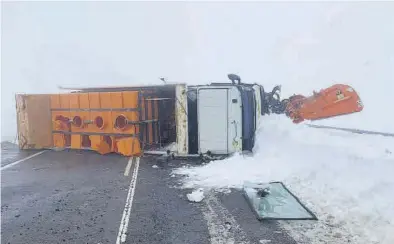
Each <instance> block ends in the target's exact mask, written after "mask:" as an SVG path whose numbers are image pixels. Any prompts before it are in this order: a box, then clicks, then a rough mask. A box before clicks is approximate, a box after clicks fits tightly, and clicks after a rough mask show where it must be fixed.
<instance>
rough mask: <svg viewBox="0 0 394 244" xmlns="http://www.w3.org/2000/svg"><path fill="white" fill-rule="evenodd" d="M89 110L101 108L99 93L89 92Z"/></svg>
mask: <svg viewBox="0 0 394 244" xmlns="http://www.w3.org/2000/svg"><path fill="white" fill-rule="evenodd" d="M89 108H101V105H100V93H99V92H89Z"/></svg>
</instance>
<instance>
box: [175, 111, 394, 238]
mask: <svg viewBox="0 0 394 244" xmlns="http://www.w3.org/2000/svg"><path fill="white" fill-rule="evenodd" d="M256 137H257V138H256V146H255V148H254V155H253V156H244V155H235V156H232V157H230V158H228V159H225V160H221V161H213V162H210V163H208V164H206V165H203V166H195V167H186V168H179V169H176V170H174V171H173V174H178V175H182V176H184V177H182V179H183V180H182V184H183V187H185V188H199V187H204V188H213V189H217V190H224V189H227V188H238V189H239V188H242V186H243V184H244V183H245V182H248V181H249V182H252V183H265V182H269V181H283V182H284V183H285V184H286V185H287V186H288V187H289V188H290V189H291V190H292V191H293V192H294V193H295V194H297V195H298V196H299V197H300V198H301V200H302V201H303V202H304V203H305V204H306V205H307V206H308V207H309V208H311V209H312V210H313V211H314V212H315V213H316V214H317V216H318V218H319V221H317V222H313V223H310V222H302V223H300V222H283V225H284V227H285V228H286V229H288V230H289V231H290V233H292V234H293V236H294V238H295V239H296V240H298V241H300V242H302V241H304V240H305V238H309V239H310V240H309V241H310V242H311V243H326V242H328V243H349V242H350V243H357V244H363V243H365V244H371V243H379V244H391V243H394V233H393V232H392V230H393V229H394V204H392V203H393V202H394V177H393V172H394V138H392V137H384V136H377V135H360V134H353V133H349V132H343V131H335V130H326V129H315V128H310V127H308V126H307V125H305V124H300V125H295V124H293V123H292V122H291V121H290V120H289V119H288V118H286V117H285V116H278V115H277V116H274V115H272V116H267V117H264V118H263V120H262V123H261V124H260V126H259V128H258V132H257V136H256Z"/></svg>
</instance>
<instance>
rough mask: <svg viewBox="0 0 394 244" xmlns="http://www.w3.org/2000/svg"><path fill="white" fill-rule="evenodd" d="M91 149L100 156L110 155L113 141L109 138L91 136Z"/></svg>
mask: <svg viewBox="0 0 394 244" xmlns="http://www.w3.org/2000/svg"><path fill="white" fill-rule="evenodd" d="M89 138H90V143H91V148H92V149H93V150H95V151H97V152H98V153H100V154H106V153H110V152H111V151H113V150H112V148H113V144H114V141H115V140H114V139H113V137H110V136H100V135H92V136H89Z"/></svg>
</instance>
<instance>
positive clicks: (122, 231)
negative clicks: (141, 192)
mask: <svg viewBox="0 0 394 244" xmlns="http://www.w3.org/2000/svg"><path fill="white" fill-rule="evenodd" d="M139 165H140V158H139V157H137V158H136V160H135V165H134V170H133V175H132V176H131V180H130V186H129V191H128V193H127V198H126V204H125V207H124V210H123V214H122V220H121V221H120V226H119V232H118V236H117V238H116V244H121V243H123V242H125V241H126V237H127V228H128V226H129V220H130V213H131V207H132V205H133V198H134V193H135V187H136V184H137V176H138V168H139Z"/></svg>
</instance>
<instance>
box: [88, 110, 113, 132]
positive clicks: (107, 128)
mask: <svg viewBox="0 0 394 244" xmlns="http://www.w3.org/2000/svg"><path fill="white" fill-rule="evenodd" d="M90 120H91V121H92V124H89V125H88V128H89V131H90V132H103V133H112V132H113V122H112V117H111V111H103V112H96V111H92V112H90Z"/></svg>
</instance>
